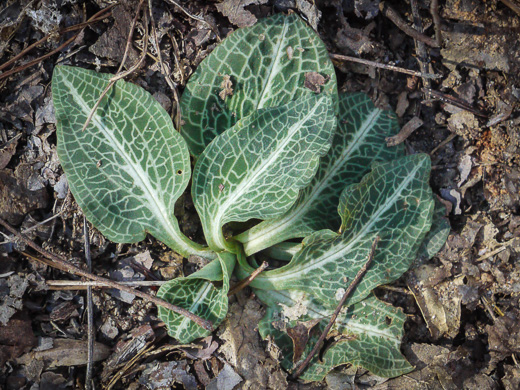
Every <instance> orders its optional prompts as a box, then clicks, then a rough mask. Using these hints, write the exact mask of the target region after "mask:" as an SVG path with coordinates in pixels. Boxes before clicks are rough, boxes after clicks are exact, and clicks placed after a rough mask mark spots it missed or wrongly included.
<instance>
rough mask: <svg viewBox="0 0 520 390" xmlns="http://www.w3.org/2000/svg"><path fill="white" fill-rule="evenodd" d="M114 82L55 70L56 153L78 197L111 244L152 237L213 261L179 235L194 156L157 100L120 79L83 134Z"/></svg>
mask: <svg viewBox="0 0 520 390" xmlns="http://www.w3.org/2000/svg"><path fill="white" fill-rule="evenodd" d="M110 78H111V75H109V74H103V73H97V72H94V71H92V70H86V69H81V68H73V67H69V66H57V67H56V68H54V75H53V78H52V96H53V102H54V107H55V109H56V121H57V122H56V126H57V135H58V156H59V158H60V162H61V165H62V167H63V170H64V171H65V173H66V174H67V179H68V182H69V186H70V189H71V191H72V193H73V195H74V198H75V199H76V201H77V203H78V204H79V206H80V207H81V209H82V210H83V212H84V213H85V216H86V217H87V218H88V220H89V221H90V222H92V224H93V225H94V226H95V227H96V228H97V229H98V230H99V231H100V232H101V233H103V234H104V235H105V236H106V237H107V238H108V239H110V240H111V241H114V242H119V243H132V242H138V241H141V240H143V239H144V238H145V236H146V233H150V234H152V235H153V236H155V237H156V238H158V239H159V240H161V241H162V242H164V243H165V244H167V245H168V246H169V247H170V248H172V249H173V250H175V251H177V252H179V253H181V254H183V255H185V256H188V255H190V254H198V255H201V256H210V257H211V254H210V252H209V251H206V250H204V248H203V247H202V246H201V245H198V244H195V243H194V242H192V241H190V240H189V239H188V238H187V237H185V236H184V235H183V234H182V233H181V231H180V229H179V225H178V222H177V219H176V218H175V216H174V215H173V209H174V205H175V201H176V200H177V199H178V198H179V196H180V195H181V194H182V193H183V192H184V190H185V189H186V186H187V185H188V181H189V179H190V174H191V169H190V159H189V153H188V148H187V146H186V143H185V141H184V140H183V138H182V137H181V136H180V135H179V133H178V132H176V131H175V129H174V128H173V124H172V121H171V119H170V117H169V115H168V113H167V112H166V111H165V110H164V109H163V108H162V107H161V105H160V104H159V103H158V102H157V101H156V100H155V99H154V98H153V97H152V95H150V94H149V93H148V92H146V91H145V90H144V89H142V88H141V87H138V86H136V85H134V84H131V83H127V82H125V81H123V80H119V81H117V82H116V84H115V85H114V86H113V87H112V88H111V89H110V91H109V92H108V93H107V95H106V96H105V97H103V99H102V100H101V102H100V104H99V106H98V108H97V110H96V111H95V113H94V115H93V116H92V119H91V121H90V123H89V125H88V126H87V128H86V129H85V130H84V131H82V128H83V125H84V124H85V122H86V120H87V117H88V116H89V114H90V113H91V111H92V109H93V107H94V106H95V104H96V102H97V101H98V99H99V97H100V96H101V95H102V93H103V90H104V89H105V87H106V86H107V85H108V83H109V81H110Z"/></svg>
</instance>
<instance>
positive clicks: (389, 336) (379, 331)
mask: <svg viewBox="0 0 520 390" xmlns="http://www.w3.org/2000/svg"><path fill="white" fill-rule="evenodd" d="M255 292H256V293H257V294H258V297H259V298H260V299H261V300H262V301H264V302H266V303H267V304H268V305H269V307H268V308H267V310H266V315H265V316H264V318H263V319H262V321H261V322H260V324H259V331H260V335H261V336H262V337H263V338H265V337H267V336H271V337H272V338H273V339H274V340H275V342H276V344H277V345H278V346H279V347H280V348H281V350H282V354H283V359H282V360H281V364H282V366H283V367H284V368H286V369H287V370H289V371H290V370H292V369H293V368H294V362H293V342H292V340H291V339H290V338H289V336H288V335H287V334H286V333H285V332H286V329H287V328H288V327H294V326H295V325H296V324H297V322H305V321H308V320H310V319H323V320H322V321H321V322H320V323H319V324H318V325H316V326H315V327H314V328H313V329H312V330H311V333H310V335H311V337H310V339H309V341H308V343H307V345H306V346H305V349H304V353H303V354H302V356H301V358H300V360H299V361H301V360H303V359H305V357H306V356H307V355H308V354H309V352H310V350H311V349H312V348H313V347H314V344H315V343H316V342H317V340H318V338H319V336H320V334H321V333H322V332H323V330H324V329H325V326H326V325H327V323H328V321H329V319H330V317H331V316H332V313H333V311H334V309H326V308H324V307H322V306H320V305H317V304H316V303H315V302H312V301H310V300H308V299H306V298H305V294H304V293H295V292H292V293H291V292H290V291H265V290H255ZM296 305H303V306H304V307H306V309H307V311H306V313H305V314H303V315H302V316H301V317H300V318H298V319H297V320H295V319H289V318H288V317H287V316H286V312H289V310H290V309H291V308H293V307H295V306H296ZM405 319H406V317H405V315H404V314H403V312H402V310H400V309H397V308H395V307H393V306H391V305H389V304H387V303H384V302H381V301H380V300H378V299H377V298H375V297H374V296H373V295H370V296H369V297H367V298H366V299H364V300H363V301H361V302H359V303H356V304H355V305H352V306H350V307H348V308H346V309H344V310H342V311H341V312H340V314H339V316H338V318H337V319H336V322H335V324H334V326H333V327H332V330H331V331H332V332H333V333H332V334H331V335H333V337H331V338H330V339H329V340H331V341H332V342H331V343H330V344H329V345H328V346H326V347H324V351H322V352H321V353H319V354H317V355H316V357H315V358H313V359H312V360H311V363H310V365H309V366H308V368H307V369H306V370H305V371H304V372H303V374H302V375H301V376H300V378H301V379H303V380H306V381H321V380H323V378H324V377H325V375H327V374H328V372H329V371H330V370H331V369H333V368H334V367H337V366H339V365H341V364H347V363H350V364H352V365H354V366H360V367H363V368H365V369H368V370H370V371H371V372H372V373H374V374H376V375H379V376H382V377H395V376H399V375H402V374H405V373H407V372H410V371H411V370H412V369H413V367H412V366H411V365H410V364H409V363H408V362H407V361H406V359H405V358H404V356H403V355H402V354H401V352H400V344H401V338H402V336H403V333H404V331H403V324H404V321H405ZM296 363H298V362H296Z"/></svg>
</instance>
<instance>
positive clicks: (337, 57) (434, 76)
mask: <svg viewBox="0 0 520 390" xmlns="http://www.w3.org/2000/svg"><path fill="white" fill-rule="evenodd" d="M329 56H330V58H332V59H333V60H338V61H350V62H357V63H358V64H363V65H368V66H373V67H374V68H380V69H386V70H393V71H394V72H399V73H404V74H408V75H411V76H417V77H422V78H426V79H438V78H440V77H442V76H441V75H438V74H432V73H422V72H417V71H415V70H410V69H405V68H400V67H398V66H394V65H386V64H381V63H379V62H374V61H369V60H364V59H362V58H357V57H350V56H344V55H342V54H329Z"/></svg>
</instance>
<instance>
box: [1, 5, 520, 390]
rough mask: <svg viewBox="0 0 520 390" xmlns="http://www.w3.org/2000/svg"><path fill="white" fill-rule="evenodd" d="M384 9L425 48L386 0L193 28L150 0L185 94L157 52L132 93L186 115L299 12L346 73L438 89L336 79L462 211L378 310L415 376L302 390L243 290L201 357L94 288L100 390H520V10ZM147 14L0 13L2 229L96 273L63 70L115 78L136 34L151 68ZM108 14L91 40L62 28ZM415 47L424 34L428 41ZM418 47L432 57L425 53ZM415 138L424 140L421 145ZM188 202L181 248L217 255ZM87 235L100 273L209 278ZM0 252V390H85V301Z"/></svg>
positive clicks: (26, 261) (165, 53) (340, 375)
mask: <svg viewBox="0 0 520 390" xmlns="http://www.w3.org/2000/svg"><path fill="white" fill-rule="evenodd" d="M315 3H316V4H317V6H316V5H315ZM387 3H389V4H390V5H391V6H392V7H393V8H394V9H395V11H396V14H397V15H399V16H400V18H401V19H402V23H403V24H404V25H406V26H408V27H413V28H415V33H410V31H407V32H403V31H402V30H401V29H399V28H398V27H397V26H396V23H394V22H393V21H392V20H390V18H389V16H388V15H384V14H383V13H382V12H381V11H380V5H381V2H380V1H379V0H350V1H332V0H323V1H316V2H314V1H308V0H224V1H222V2H217V1H182V2H180V3H179V4H181V6H182V9H181V8H180V7H178V6H175V5H174V2H173V1H169V0H168V1H166V0H154V1H152V2H151V4H152V11H153V16H154V17H153V23H154V25H153V28H154V29H155V31H156V33H157V36H158V39H159V42H160V51H161V57H162V61H163V62H164V63H166V64H168V66H169V67H170V68H171V73H170V76H171V79H172V80H173V82H174V85H175V90H174V91H172V90H171V89H170V87H169V84H168V83H167V82H166V80H165V77H164V75H163V73H162V72H161V66H160V64H159V62H158V61H157V58H158V56H157V50H156V48H155V46H154V45H153V44H150V45H148V49H147V50H148V53H147V56H146V58H145V60H144V61H143V62H142V63H141V65H140V66H139V67H138V69H136V70H134V71H133V72H132V73H131V74H130V75H129V76H128V77H127V80H128V81H131V82H133V83H136V84H138V85H140V86H141V87H143V88H145V89H146V90H148V91H149V92H150V93H152V94H153V96H154V97H155V98H156V99H157V100H158V101H159V102H160V103H161V104H162V105H163V107H164V108H165V109H166V110H167V111H168V112H170V113H172V115H174V114H175V110H176V107H177V102H178V96H180V94H182V90H183V87H184V86H185V85H186V82H187V80H188V79H189V77H190V75H191V74H192V73H193V72H194V70H195V69H196V67H197V65H198V64H199V63H200V62H201V61H202V60H203V59H204V58H205V57H206V56H207V55H208V54H209V53H210V52H211V51H212V50H213V49H214V48H215V46H216V45H217V44H218V42H220V41H221V40H222V39H224V38H225V37H226V36H227V35H228V34H229V33H230V32H232V31H233V30H235V29H236V28H238V27H243V26H246V25H250V24H252V23H254V22H255V21H256V20H257V19H258V18H261V17H264V16H268V15H271V14H273V13H279V12H288V10H289V9H291V10H292V11H293V12H297V13H299V14H300V15H301V16H302V17H304V18H305V19H306V20H307V21H308V22H309V24H310V25H311V26H313V27H314V28H315V29H316V30H317V32H318V34H319V35H320V37H321V38H322V39H323V41H324V42H325V43H326V45H327V48H328V50H329V52H330V53H331V54H339V55H346V56H352V57H357V58H363V59H366V60H370V61H374V62H377V63H379V64H394V65H396V66H399V67H401V68H407V69H412V70H416V71H422V72H423V73H432V74H436V75H439V77H438V78H436V79H422V78H420V77H417V76H411V75H407V74H403V73H400V72H396V71H393V70H387V69H381V68H377V67H374V66H369V65H365V64H359V63H355V62H351V61H343V60H337V59H335V60H334V65H335V66H336V71H337V76H338V82H339V87H340V90H342V91H351V92H354V91H363V92H365V93H367V94H368V95H369V96H370V97H371V98H372V99H373V100H374V102H376V104H377V105H379V106H381V107H390V108H391V109H393V110H394V111H395V112H396V113H397V115H398V117H399V120H400V122H401V125H402V126H404V125H406V124H408V126H409V127H408V128H411V129H412V130H414V131H413V132H411V134H409V135H407V136H406V137H405V139H404V142H405V145H406V147H407V149H408V151H409V152H410V153H417V152H424V153H428V154H429V155H430V156H431V160H432V166H433V170H432V176H431V186H432V188H433V191H434V193H435V194H436V195H437V196H438V197H439V199H440V200H442V201H443V203H445V204H446V206H447V216H448V218H449V221H450V225H451V232H450V235H449V237H448V240H447V243H446V245H445V246H444V248H443V249H442V250H441V252H440V253H438V254H437V255H436V256H435V257H434V258H433V259H431V260H429V261H427V262H425V263H423V264H420V265H416V266H415V267H413V268H412V269H411V270H410V271H408V272H407V273H406V274H405V275H404V276H403V277H402V278H401V279H399V280H398V281H396V282H395V283H393V284H392V285H390V286H383V287H381V288H378V289H377V291H376V293H377V295H378V297H379V298H381V299H383V300H385V301H388V302H392V303H393V304H395V305H398V306H400V307H401V308H402V309H403V310H404V312H405V314H406V315H407V318H408V319H407V322H406V324H405V337H404V339H403V343H402V352H403V354H404V355H405V356H406V358H407V359H408V360H409V361H410V363H411V364H412V365H414V366H415V367H416V369H415V370H414V371H413V372H412V373H410V374H407V375H404V376H401V377H398V378H393V379H385V378H380V377H377V376H375V375H372V374H371V373H370V372H367V371H366V370H363V369H358V368H355V367H354V368H353V367H345V366H343V367H338V368H336V369H335V370H334V371H333V372H331V373H330V374H329V375H328V376H327V377H326V379H325V380H324V381H323V382H322V383H311V384H304V383H300V382H297V381H293V380H290V379H289V378H288V375H287V373H286V372H285V371H284V370H283V369H282V368H281V367H280V365H279V361H278V358H277V356H276V355H275V354H274V353H273V352H272V351H271V350H269V348H268V344H267V343H266V342H264V341H262V340H261V339H260V337H259V335H258V332H257V331H256V329H255V326H256V324H257V323H258V321H259V320H260V318H261V317H262V306H261V303H260V302H259V301H258V300H256V299H255V298H254V296H252V295H251V292H250V291H249V290H248V289H246V290H243V291H242V292H241V293H239V294H237V296H235V297H233V298H232V300H231V304H230V312H229V314H228V317H227V319H226V320H225V321H224V323H223V324H222V325H221V326H220V328H219V329H218V330H217V331H215V332H214V333H213V335H212V336H210V337H208V338H206V339H204V340H202V341H198V342H195V343H194V345H188V346H179V345H176V344H175V342H174V341H173V340H172V339H171V338H169V337H168V336H167V335H166V332H165V330H164V326H163V325H162V324H161V322H160V321H159V320H158V319H157V309H156V307H155V306H154V305H153V304H151V303H150V302H147V301H146V300H141V299H139V298H136V297H135V296H133V295H131V294H128V293H122V292H120V291H116V290H110V289H94V293H93V303H94V316H93V318H94V327H93V330H94V332H95V339H96V353H95V355H94V368H93V378H94V383H95V388H107V389H108V388H113V389H121V388H125V389H163V388H188V389H196V388H209V389H232V388H244V389H248V388H251V389H268V388H269V389H270V388H272V389H286V388H291V389H296V388H298V389H300V388H301V389H314V388H316V389H317V388H330V389H354V388H375V389H408V390H412V389H462V388H464V389H511V390H513V389H519V388H520V365H519V360H520V213H519V212H520V154H519V151H520V150H519V148H520V115H519V112H520V111H519V110H518V108H519V106H520V104H519V103H520V77H519V75H520V39H519V38H520V3H519V2H518V1H517V0H508V1H498V0H487V1H479V0H441V1H440V2H439V5H438V7H435V3H437V1H434V0H413V1H411V0H407V1H397V0H395V1H388V2H387ZM138 4H139V1H131V0H127V1H120V2H119V3H117V4H115V6H114V5H113V2H108V1H104V0H86V1H81V0H38V1H34V0H21V1H17V0H7V1H5V2H3V3H2V4H1V5H0V71H1V72H3V73H0V218H2V219H3V220H6V221H7V222H8V223H9V224H11V225H12V226H13V227H15V229H16V230H17V231H19V232H23V233H24V234H25V235H26V236H27V237H29V239H30V240H32V241H33V242H35V243H37V244H38V245H41V246H42V247H43V248H45V249H46V250H48V251H51V252H53V253H56V254H59V255H63V256H65V257H67V258H68V259H71V261H73V262H74V263H75V264H78V265H82V264H83V263H84V230H83V215H82V212H81V209H80V208H79V207H78V206H77V204H76V203H75V201H74V199H73V197H72V196H71V195H70V193H69V192H68V185H67V180H66V177H65V175H64V173H63V170H62V168H61V166H60V162H59V159H58V157H57V154H56V126H55V117H54V109H53V105H52V99H51V85H50V83H51V77H52V74H53V68H54V66H55V65H57V64H58V63H59V64H69V65H74V66H78V67H82V68H88V69H96V70H99V71H102V72H108V73H114V72H116V70H117V68H118V66H119V64H120V62H121V60H122V58H123V54H124V52H125V46H126V42H127V37H128V35H129V32H130V26H131V24H132V21H133V20H134V17H136V16H137V18H136V20H137V25H136V29H135V32H134V36H133V38H132V42H131V46H130V49H129V51H128V61H127V62H126V64H127V65H126V67H127V68H129V67H130V66H131V65H132V64H134V63H136V61H137V59H138V58H139V55H140V53H141V51H142V48H143V40H142V37H143V33H144V31H145V25H146V23H148V24H149V25H151V24H152V22H150V21H149V20H148V16H147V15H149V13H148V8H147V7H148V2H146V1H145V2H144V5H143V8H142V11H143V12H139V13H138V11H137V9H138ZM432 4H433V6H432ZM108 6H110V7H111V8H110V9H108V10H106V12H105V13H102V14H101V17H100V18H97V19H96V20H94V21H91V22H90V23H88V26H86V27H85V28H83V29H68V30H67V29H66V28H67V27H70V26H77V25H78V24H80V23H83V22H85V21H86V20H88V19H89V18H91V17H92V16H93V15H94V14H96V13H97V12H99V11H100V10H102V9H104V8H106V7H108ZM184 11H186V12H184ZM190 15H191V16H190ZM193 16H195V17H193ZM414 16H415V17H414ZM197 19H199V20H197ZM200 19H202V20H200ZM80 27H84V26H80ZM420 29H423V30H424V33H423V34H416V33H417V31H418V30H420ZM411 35H414V36H411ZM421 37H426V38H427V39H426V40H425V41H426V42H427V44H425V43H422V42H421V41H418V40H416V39H419V38H421ZM42 38H47V39H43V41H42V42H40V43H38V44H36V45H35V46H34V47H33V48H29V47H28V46H29V45H31V44H33V43H36V42H37V41H39V40H42ZM421 39H422V38H421ZM26 65H27V66H26ZM414 123H420V126H418V127H417V126H414V127H413V128H412V127H411V126H412V124H414ZM181 199H182V202H181V203H180V205H179V208H178V210H177V211H178V218H179V221H180V224H181V228H182V230H183V232H184V233H185V234H186V235H187V236H190V237H199V238H200V237H202V234H201V227H200V223H199V222H198V219H197V217H196V213H195V210H194V207H193V204H192V203H191V201H190V199H189V197H188V196H186V197H183V198H181ZM89 231H90V234H89V236H90V245H91V250H92V258H93V273H94V274H97V275H101V276H107V277H109V278H111V279H114V280H119V281H122V280H125V281H128V280H145V279H146V280H167V279H171V278H173V277H177V276H179V275H183V274H184V275H186V274H189V273H191V272H193V270H194V269H195V267H196V265H194V264H192V263H190V262H189V261H188V260H187V259H183V258H182V257H180V256H179V255H177V254H176V253H174V252H172V251H171V250H169V249H168V248H167V247H165V246H164V245H163V244H161V243H159V242H157V241H156V240H155V239H153V238H151V237H148V238H147V239H146V240H145V241H143V242H140V243H138V244H125V245H118V244H114V243H112V242H110V241H108V240H106V239H105V238H104V237H103V236H102V235H101V234H99V233H98V232H97V231H96V230H95V228H93V227H92V226H89ZM0 233H2V235H1V236H0V389H38V388H39V389H40V390H43V389H69V388H83V387H84V383H85V375H86V374H85V372H86V368H85V366H86V364H87V360H86V359H87V354H86V348H87V330H88V326H87V322H88V321H87V315H86V312H87V310H86V307H87V306H86V305H87V303H86V302H87V300H86V290H85V287H84V286H79V287H78V286H77V285H76V286H73V287H72V289H71V288H68V289H67V288H66V287H63V286H58V285H57V284H58V283H59V282H56V281H65V280H69V281H72V282H73V283H76V284H77V283H78V281H79V280H80V279H78V278H77V277H73V276H72V275H70V274H67V273H66V272H63V271H59V270H56V269H54V268H52V267H50V266H49V265H47V264H44V263H41V262H35V261H34V260H33V259H31V258H30V257H28V256H26V255H24V254H23V253H22V252H25V253H32V254H33V255H34V256H36V257H39V258H41V257H42V256H41V255H39V254H37V253H36V252H34V251H32V249H30V248H29V247H27V246H26V245H25V244H24V243H23V242H21V241H20V240H18V239H14V238H13V236H12V234H11V233H10V232H9V231H8V230H6V229H4V228H0ZM144 290H145V291H148V292H151V293H153V291H154V289H153V288H145V289H144Z"/></svg>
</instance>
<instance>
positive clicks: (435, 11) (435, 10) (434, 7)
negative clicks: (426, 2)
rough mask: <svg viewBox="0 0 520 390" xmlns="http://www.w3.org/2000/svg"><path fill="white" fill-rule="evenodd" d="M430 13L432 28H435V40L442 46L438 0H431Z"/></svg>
mask: <svg viewBox="0 0 520 390" xmlns="http://www.w3.org/2000/svg"><path fill="white" fill-rule="evenodd" d="M431 1H432V2H431V3H430V13H431V14H432V19H433V28H434V29H435V42H437V45H438V46H439V47H441V46H442V33H441V17H440V16H439V0H431Z"/></svg>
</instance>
